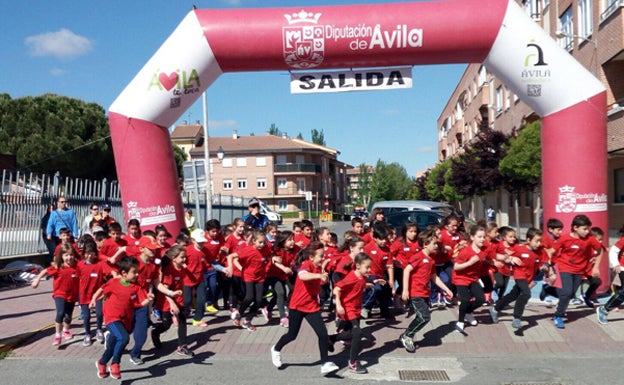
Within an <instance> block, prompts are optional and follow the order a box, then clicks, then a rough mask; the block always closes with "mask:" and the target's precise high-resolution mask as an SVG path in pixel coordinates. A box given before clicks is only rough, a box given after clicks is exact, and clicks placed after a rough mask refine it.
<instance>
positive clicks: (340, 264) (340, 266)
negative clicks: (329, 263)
mask: <svg viewBox="0 0 624 385" xmlns="http://www.w3.org/2000/svg"><path fill="white" fill-rule="evenodd" d="M353 263H354V262H353V258H351V254H350V253H349V252H348V251H345V252H344V253H342V254H340V259H339V260H338V261H337V262H336V269H335V272H336V273H338V274H340V275H341V276H342V277H343V278H344V277H345V276H346V275H347V274H349V272H351V270H353Z"/></svg>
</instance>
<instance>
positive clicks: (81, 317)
mask: <svg viewBox="0 0 624 385" xmlns="http://www.w3.org/2000/svg"><path fill="white" fill-rule="evenodd" d="M83 319H84V314H82V313H80V314H78V321H80V320H83Z"/></svg>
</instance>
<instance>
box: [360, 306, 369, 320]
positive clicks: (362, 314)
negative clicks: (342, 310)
mask: <svg viewBox="0 0 624 385" xmlns="http://www.w3.org/2000/svg"><path fill="white" fill-rule="evenodd" d="M360 317H362V318H363V319H367V318H368V317H370V310H369V309H367V308H365V307H363V308H362V311H361V312H360Z"/></svg>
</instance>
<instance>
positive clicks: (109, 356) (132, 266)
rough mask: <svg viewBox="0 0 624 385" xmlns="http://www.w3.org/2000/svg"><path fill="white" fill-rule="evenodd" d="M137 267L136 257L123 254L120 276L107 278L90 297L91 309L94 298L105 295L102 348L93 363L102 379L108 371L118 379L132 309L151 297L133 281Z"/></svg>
mask: <svg viewBox="0 0 624 385" xmlns="http://www.w3.org/2000/svg"><path fill="white" fill-rule="evenodd" d="M138 266H139V263H138V261H137V260H136V258H132V257H123V258H122V259H121V261H119V264H118V268H119V274H120V277H119V278H115V279H111V280H109V281H107V282H106V283H105V284H104V286H102V287H100V288H99V289H98V290H97V291H96V292H95V293H94V294H93V298H91V303H90V305H89V306H90V307H91V308H94V307H95V304H96V302H97V300H99V299H101V298H104V297H106V300H105V301H104V316H105V317H106V333H107V337H106V348H105V350H104V353H102V357H100V359H99V360H97V361H96V362H95V366H96V367H97V370H98V373H97V375H98V377H99V378H106V377H108V375H109V373H110V376H111V377H113V378H115V379H118V380H119V379H121V371H120V367H119V364H120V362H121V355H122V354H123V351H124V349H125V348H126V345H128V342H129V341H130V336H129V333H130V330H132V317H133V315H134V310H135V309H136V308H138V307H141V306H147V305H148V304H149V303H150V302H151V301H152V300H153V299H154V294H152V293H149V294H148V293H146V292H145V290H143V289H142V288H141V287H139V286H138V285H135V284H134V282H135V281H136V279H137V275H138V273H137V269H138ZM108 361H111V364H110V367H109V369H108V370H107V368H106V364H108Z"/></svg>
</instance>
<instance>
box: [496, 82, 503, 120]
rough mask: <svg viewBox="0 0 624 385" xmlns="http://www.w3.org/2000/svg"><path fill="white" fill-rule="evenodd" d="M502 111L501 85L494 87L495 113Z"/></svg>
mask: <svg viewBox="0 0 624 385" xmlns="http://www.w3.org/2000/svg"><path fill="white" fill-rule="evenodd" d="M502 111H503V86H498V88H496V113H497V114H499V113H501V112H502Z"/></svg>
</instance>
